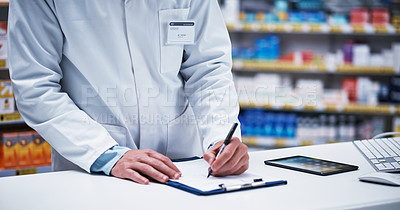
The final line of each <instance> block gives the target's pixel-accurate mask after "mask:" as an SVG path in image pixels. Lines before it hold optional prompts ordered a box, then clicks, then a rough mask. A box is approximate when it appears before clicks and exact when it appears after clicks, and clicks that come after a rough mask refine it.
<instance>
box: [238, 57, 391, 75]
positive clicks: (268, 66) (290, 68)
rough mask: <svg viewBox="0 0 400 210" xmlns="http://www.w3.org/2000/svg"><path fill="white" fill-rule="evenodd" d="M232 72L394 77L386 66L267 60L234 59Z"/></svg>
mask: <svg viewBox="0 0 400 210" xmlns="http://www.w3.org/2000/svg"><path fill="white" fill-rule="evenodd" d="M232 66H233V69H234V71H263V72H282V71H284V72H293V73H324V74H326V73H335V74H336V73H338V74H350V75H351V74H354V75H357V76H358V75H360V74H364V75H370V74H371V75H376V76H396V75H399V74H398V73H396V71H395V70H394V68H393V67H386V66H382V67H379V66H353V65H338V66H335V67H330V68H328V67H327V66H326V65H324V64H322V63H321V64H294V63H291V62H283V61H267V60H246V59H234V60H233V63H232Z"/></svg>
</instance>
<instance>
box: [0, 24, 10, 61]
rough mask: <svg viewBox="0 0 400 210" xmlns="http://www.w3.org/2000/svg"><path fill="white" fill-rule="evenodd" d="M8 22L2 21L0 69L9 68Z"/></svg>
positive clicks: (0, 26) (0, 25) (0, 28)
mask: <svg viewBox="0 0 400 210" xmlns="http://www.w3.org/2000/svg"><path fill="white" fill-rule="evenodd" d="M7 57H8V55H7V21H0V68H7V67H8V64H7Z"/></svg>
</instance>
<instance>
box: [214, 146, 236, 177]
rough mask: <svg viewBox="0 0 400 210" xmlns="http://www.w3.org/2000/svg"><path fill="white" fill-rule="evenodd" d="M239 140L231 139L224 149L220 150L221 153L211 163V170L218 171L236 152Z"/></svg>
mask: <svg viewBox="0 0 400 210" xmlns="http://www.w3.org/2000/svg"><path fill="white" fill-rule="evenodd" d="M239 143H241V142H240V141H232V142H231V143H230V144H228V145H227V146H226V147H225V149H224V150H223V151H222V152H221V154H220V155H219V156H218V159H216V160H215V161H214V162H213V164H212V165H211V168H212V170H213V171H219V170H220V169H221V167H222V166H223V165H225V164H226V163H227V162H228V161H229V160H230V159H231V158H232V157H233V156H234V155H235V153H236V150H237V149H238V147H239Z"/></svg>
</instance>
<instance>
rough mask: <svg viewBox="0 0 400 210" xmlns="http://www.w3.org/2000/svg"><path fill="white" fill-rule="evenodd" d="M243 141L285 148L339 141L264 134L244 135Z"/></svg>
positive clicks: (255, 144)
mask: <svg viewBox="0 0 400 210" xmlns="http://www.w3.org/2000/svg"><path fill="white" fill-rule="evenodd" d="M242 142H243V143H245V144H246V145H248V146H255V147H265V148H283V147H297V146H309V145H316V144H326V143H336V142H339V141H325V140H319V141H317V140H305V139H303V140H300V139H295V138H273V137H262V136H242Z"/></svg>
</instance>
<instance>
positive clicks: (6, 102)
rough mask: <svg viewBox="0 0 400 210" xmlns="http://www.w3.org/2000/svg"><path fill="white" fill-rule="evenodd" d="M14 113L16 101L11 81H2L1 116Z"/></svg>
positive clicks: (0, 88) (0, 93)
mask: <svg viewBox="0 0 400 210" xmlns="http://www.w3.org/2000/svg"><path fill="white" fill-rule="evenodd" d="M13 112H15V101H14V93H13V90H12V86H11V81H9V80H0V114H8V113H13Z"/></svg>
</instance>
